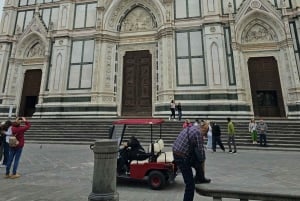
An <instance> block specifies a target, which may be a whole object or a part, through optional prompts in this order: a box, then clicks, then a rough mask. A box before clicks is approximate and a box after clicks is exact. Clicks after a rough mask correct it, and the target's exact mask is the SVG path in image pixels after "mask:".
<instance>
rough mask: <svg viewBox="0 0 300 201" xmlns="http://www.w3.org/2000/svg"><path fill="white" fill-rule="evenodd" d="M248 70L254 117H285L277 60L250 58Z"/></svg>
mask: <svg viewBox="0 0 300 201" xmlns="http://www.w3.org/2000/svg"><path fill="white" fill-rule="evenodd" d="M248 68H249V76H250V85H251V94H252V102H253V110H254V115H255V116H260V117H284V116H285V111H284V104H283V98H282V91H281V84H280V79H279V73H278V66H277V61H276V60H275V58H274V57H259V58H250V59H249V61H248Z"/></svg>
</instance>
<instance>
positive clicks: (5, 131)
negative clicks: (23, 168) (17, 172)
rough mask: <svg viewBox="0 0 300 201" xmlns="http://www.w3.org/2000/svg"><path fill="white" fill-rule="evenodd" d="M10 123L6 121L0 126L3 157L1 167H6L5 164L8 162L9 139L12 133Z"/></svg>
mask: <svg viewBox="0 0 300 201" xmlns="http://www.w3.org/2000/svg"><path fill="white" fill-rule="evenodd" d="M11 125H12V123H11V121H10V120H7V121H5V122H4V123H3V124H2V125H1V126H2V130H1V133H2V135H3V141H2V143H3V154H4V157H3V162H2V165H3V166H6V165H7V162H8V159H9V144H8V143H9V137H10V136H11V135H12V131H11Z"/></svg>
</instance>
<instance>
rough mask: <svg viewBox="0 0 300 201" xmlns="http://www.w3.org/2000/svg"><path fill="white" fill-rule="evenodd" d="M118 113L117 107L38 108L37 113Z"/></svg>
mask: <svg viewBox="0 0 300 201" xmlns="http://www.w3.org/2000/svg"><path fill="white" fill-rule="evenodd" d="M100 111H101V112H116V111H117V107H103V106H85V107H84V106H78V107H69V106H68V107H67V106H66V107H38V108H36V112H100Z"/></svg>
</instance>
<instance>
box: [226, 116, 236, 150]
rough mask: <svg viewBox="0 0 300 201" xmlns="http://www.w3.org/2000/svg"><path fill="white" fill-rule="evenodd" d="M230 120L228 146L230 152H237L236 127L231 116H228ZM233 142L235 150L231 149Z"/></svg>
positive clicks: (228, 120)
mask: <svg viewBox="0 0 300 201" xmlns="http://www.w3.org/2000/svg"><path fill="white" fill-rule="evenodd" d="M227 122H228V125H227V126H228V148H229V153H236V144H235V128H234V124H233V122H232V121H231V118H229V117H228V118H227ZM231 144H232V145H233V151H232V149H231Z"/></svg>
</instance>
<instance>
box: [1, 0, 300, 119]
mask: <svg viewBox="0 0 300 201" xmlns="http://www.w3.org/2000/svg"><path fill="white" fill-rule="evenodd" d="M299 37H300V1H298V0H5V5H4V8H3V14H2V20H1V24H0V116H2V117H7V116H8V115H12V116H32V117H34V118H59V117H61V118H75V117H98V118H110V117H132V116H134V117H167V116H169V115H170V102H171V100H175V103H179V102H180V103H181V105H182V108H183V116H184V117H199V118H225V117H233V118H250V117H254V116H255V117H257V116H263V117H278V118H289V119H299V118H300V80H299V78H300V41H299Z"/></svg>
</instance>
